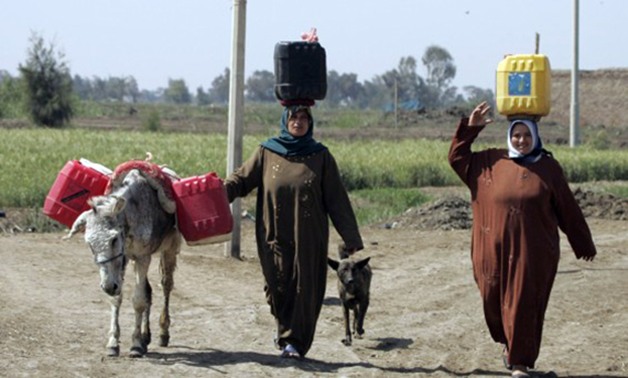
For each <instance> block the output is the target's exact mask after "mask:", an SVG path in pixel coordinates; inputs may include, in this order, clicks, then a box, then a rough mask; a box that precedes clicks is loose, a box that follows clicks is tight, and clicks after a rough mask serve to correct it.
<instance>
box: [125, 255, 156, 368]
mask: <svg viewBox="0 0 628 378" xmlns="http://www.w3.org/2000/svg"><path fill="white" fill-rule="evenodd" d="M150 260H151V259H150V255H149V256H144V257H140V258H138V259H137V260H136V261H135V291H134V294H133V309H134V310H135V328H134V330H133V336H132V339H131V340H132V345H131V354H130V356H131V357H142V356H143V355H144V354H146V350H147V347H148V344H149V343H150V337H151V336H150V324H149V319H150V306H151V304H152V288H151V287H150V284H149V282H148V267H149V266H150Z"/></svg>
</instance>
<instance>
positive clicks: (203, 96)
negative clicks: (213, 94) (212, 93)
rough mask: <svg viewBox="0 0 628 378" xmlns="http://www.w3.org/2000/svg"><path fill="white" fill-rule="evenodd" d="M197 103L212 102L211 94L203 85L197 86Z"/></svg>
mask: <svg viewBox="0 0 628 378" xmlns="http://www.w3.org/2000/svg"><path fill="white" fill-rule="evenodd" d="M196 104H197V105H201V106H202V105H209V104H211V101H210V99H209V94H207V92H205V91H204V90H203V87H198V88H196Z"/></svg>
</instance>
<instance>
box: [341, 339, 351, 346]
mask: <svg viewBox="0 0 628 378" xmlns="http://www.w3.org/2000/svg"><path fill="white" fill-rule="evenodd" d="M342 343H343V344H344V345H346V346H351V339H350V338H346V339H342Z"/></svg>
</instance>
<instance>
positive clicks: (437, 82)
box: [421, 45, 456, 106]
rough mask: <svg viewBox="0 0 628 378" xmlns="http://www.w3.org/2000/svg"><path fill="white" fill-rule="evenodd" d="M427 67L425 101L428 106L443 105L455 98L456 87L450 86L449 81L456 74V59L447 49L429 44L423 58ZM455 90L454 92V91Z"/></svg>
mask: <svg viewBox="0 0 628 378" xmlns="http://www.w3.org/2000/svg"><path fill="white" fill-rule="evenodd" d="M421 61H422V62H423V65H425V67H426V68H427V77H426V79H425V82H426V85H427V88H425V92H424V96H423V98H422V100H423V102H424V103H425V104H426V105H428V106H442V105H446V103H447V102H448V101H449V100H451V99H453V98H455V92H456V89H455V88H454V89H453V91H452V90H450V88H449V83H451V81H452V80H453V79H454V77H455V76H456V66H455V65H454V60H453V58H452V57H451V55H450V54H449V52H448V51H447V50H445V49H444V48H442V47H439V46H436V45H432V46H429V47H428V48H427V49H426V50H425V53H424V54H423V57H422V58H421ZM452 92H453V93H452Z"/></svg>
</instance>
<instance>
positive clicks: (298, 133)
mask: <svg viewBox="0 0 628 378" xmlns="http://www.w3.org/2000/svg"><path fill="white" fill-rule="evenodd" d="M309 127H310V117H309V116H308V114H307V112H306V111H305V110H299V111H298V112H296V113H294V114H292V115H291V116H290V118H289V119H288V132H289V133H290V135H292V136H293V137H297V138H298V137H302V136H303V135H305V134H306V133H307V130H308V129H309Z"/></svg>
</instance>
